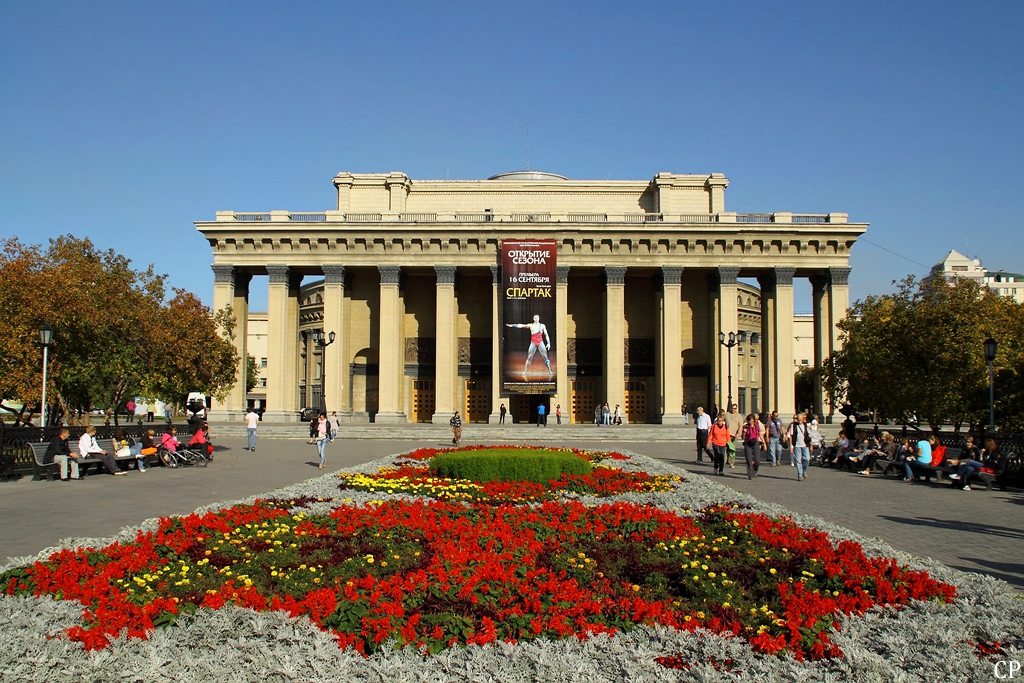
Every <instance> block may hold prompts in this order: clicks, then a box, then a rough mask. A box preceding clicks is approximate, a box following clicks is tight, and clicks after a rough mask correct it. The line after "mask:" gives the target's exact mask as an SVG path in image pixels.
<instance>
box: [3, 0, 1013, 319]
mask: <svg viewBox="0 0 1024 683" xmlns="http://www.w3.org/2000/svg"><path fill="white" fill-rule="evenodd" d="M1022 28H1024V3H1020V2H1010V1H1006V2H980V3H973V4H970V5H968V4H967V3H954V2H909V3H893V2H878V3H870V2H857V3H831V2H825V3H820V2H810V1H807V2H771V3H687V2H679V1H675V2H658V1H651V2H645V3H610V2H536V3H534V2H518V3H503V4H500V5H499V4H497V3H479V2H458V3H456V2H437V3H425V2H415V3H414V2H403V1H401V0H395V1H393V2H388V3H339V2H300V3H290V4H285V3H272V2H245V3H243V2H216V3H210V2H174V3H155V2H149V1H138V2H103V1H97V2H87V3H86V2H47V1H45V0H44V1H33V2H28V1H27V0H8V1H7V2H4V3H2V4H0V236H11V235H17V236H18V237H20V238H21V239H22V240H23V241H25V242H29V243H40V244H44V243H45V242H46V240H47V239H48V238H50V237H54V236H57V235H60V234H66V233H71V234H74V235H76V236H88V237H90V238H92V239H93V241H95V242H96V243H97V244H98V245H99V246H100V247H103V248H107V247H110V248H114V249H116V250H117V251H119V252H121V253H123V254H125V255H126V256H128V257H129V258H131V259H132V260H133V262H135V264H136V265H137V266H138V267H140V268H142V267H145V265H147V264H149V263H153V264H154V265H155V267H156V269H157V271H158V272H164V273H168V274H169V276H170V280H169V281H170V284H172V285H174V286H179V287H187V288H189V289H191V290H192V291H194V292H195V293H196V294H198V295H199V296H201V297H202V298H203V300H204V301H206V302H207V303H212V290H213V276H212V272H211V270H210V267H209V266H210V264H211V263H212V256H211V254H210V250H209V248H208V246H207V244H206V242H205V240H204V239H203V238H202V236H201V235H200V234H199V233H198V232H196V231H195V228H194V226H193V224H192V222H193V221H195V220H212V219H213V217H214V212H215V211H217V210H221V209H233V210H237V211H267V210H272V209H288V210H292V211H318V210H319V211H322V210H324V209H328V208H331V207H332V201H333V199H334V197H333V188H332V185H331V182H330V181H331V177H332V176H333V175H334V174H335V173H337V172H338V171H341V170H348V171H353V172H373V171H392V170H401V171H405V172H406V173H408V174H409V175H410V176H411V177H412V178H414V179H415V178H444V177H446V176H447V177H451V178H485V177H487V176H489V175H492V174H494V173H498V172H502V171H508V170H514V169H518V168H522V167H524V166H525V164H526V151H525V147H526V145H525V138H526V129H527V127H529V140H530V144H529V149H530V159H529V162H530V167H531V168H536V169H543V170H549V171H554V172H557V173H561V174H564V175H567V176H569V177H570V178H606V177H609V176H610V177H612V178H633V179H636V178H650V177H651V176H653V175H654V174H655V173H656V172H659V171H673V172H679V173H689V172H694V173H704V172H712V171H720V172H723V173H725V174H726V176H728V177H729V179H730V183H731V184H730V187H729V189H728V190H727V192H726V205H727V208H728V209H729V210H731V211H740V212H771V211H793V212H798V213H824V212H828V211H844V212H847V213H849V214H850V219H851V220H852V221H864V222H869V223H870V224H871V227H870V230H869V231H868V233H867V234H866V235H865V237H864V239H863V240H862V241H860V242H859V243H858V245H857V246H856V247H855V249H854V252H853V256H852V258H851V265H852V266H853V269H854V270H853V273H852V276H851V297H852V298H853V299H858V298H862V297H864V296H866V295H868V294H874V293H883V292H887V291H891V290H892V286H891V284H890V282H891V281H892V280H893V279H900V278H902V277H904V276H905V275H907V274H915V275H918V276H921V275H924V274H925V273H926V272H927V267H928V266H930V265H931V264H933V263H935V262H936V261H938V260H939V259H941V258H942V257H943V256H944V255H945V254H946V252H948V251H949V249H953V248H955V249H958V250H960V251H962V252H964V253H967V254H969V255H972V256H977V257H979V258H981V259H982V261H983V263H984V265H985V266H986V267H989V268H991V269H1004V270H1010V271H1015V272H1024V246H1022V244H1024V240H1022V239H1021V219H1020V216H1021V215H1022V213H1021V208H1020V206H1019V202H1018V198H1019V196H1020V194H1021V193H1020V189H1021V187H1022V186H1024V149H1022V142H1021V141H1022V135H1021V131H1022V124H1024V87H1022V85H1024V83H1022V76H1021V73H1022V67H1024V40H1022V39H1021V37H1020V31H1021V29H1022ZM252 299H253V301H252V303H253V307H254V308H260V307H261V306H265V299H266V294H265V291H264V290H263V289H262V288H261V287H259V286H258V287H256V288H254V291H253V296H252ZM797 308H798V310H800V309H804V310H806V309H807V304H806V297H803V296H800V297H798V301H797Z"/></svg>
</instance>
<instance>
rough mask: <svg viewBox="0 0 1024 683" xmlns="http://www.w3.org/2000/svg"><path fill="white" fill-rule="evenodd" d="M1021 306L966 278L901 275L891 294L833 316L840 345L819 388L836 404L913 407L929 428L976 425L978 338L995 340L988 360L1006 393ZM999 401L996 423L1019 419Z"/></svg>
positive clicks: (900, 414)
mask: <svg viewBox="0 0 1024 683" xmlns="http://www.w3.org/2000/svg"><path fill="white" fill-rule="evenodd" d="M1022 309H1024V306H1021V305H1020V304H1017V303H1014V302H1013V301H1012V300H1010V299H1008V298H1006V297H1002V296H999V295H997V294H995V293H994V292H993V291H992V290H991V289H989V288H988V287H985V286H983V285H980V284H978V283H976V282H973V281H970V280H966V279H958V280H956V281H955V282H953V283H946V282H943V281H941V280H934V281H931V282H928V283H918V282H916V281H915V280H914V278H912V277H911V278H907V279H906V280H904V281H903V282H901V283H899V288H898V291H897V292H896V293H895V294H892V295H885V296H870V297H867V298H866V299H865V300H864V301H858V302H856V303H855V304H854V305H853V306H852V307H851V309H850V313H849V315H848V316H847V317H846V318H845V319H844V320H843V321H841V322H840V323H839V328H840V330H841V332H842V342H843V348H842V349H841V350H840V351H838V352H836V353H834V354H833V355H832V356H831V357H829V359H828V360H827V361H826V363H825V368H824V377H823V380H824V382H823V383H824V387H825V391H826V392H827V393H828V394H829V396H830V397H831V398H832V400H833V401H834V402H836V403H841V402H843V401H844V400H845V401H849V402H850V403H852V404H853V405H855V406H857V407H858V408H861V409H869V408H870V409H875V410H878V411H880V412H881V413H882V414H884V415H886V416H888V417H894V418H897V419H900V418H906V417H908V416H909V415H911V414H912V413H913V414H916V415H917V417H918V418H919V419H920V420H921V421H922V422H925V423H927V424H929V425H930V426H931V427H932V428H933V429H934V428H937V427H938V425H940V424H942V423H944V422H952V423H953V425H954V428H956V429H960V427H961V426H962V425H964V424H967V425H969V426H971V427H973V426H976V425H978V424H980V423H981V422H982V421H983V420H984V419H985V418H987V415H988V400H987V399H988V370H987V366H986V364H985V358H984V353H983V350H982V348H983V347H982V345H983V342H984V340H985V339H986V337H988V336H990V335H991V336H992V337H994V338H995V339H997V341H999V344H1000V347H999V353H998V355H997V358H996V366H997V367H999V369H1000V373H999V378H1000V379H999V382H1000V386H1004V385H1005V387H1006V390H1007V394H1009V393H1010V391H1009V389H1010V386H1011V385H1013V383H1014V382H1020V380H1021V378H1022V377H1024V375H1022V370H1024V364H1022V349H1021V344H1022V338H1024V337H1022V332H1024V327H1022V324H1024V313H1022ZM1017 386H1019V385H1017ZM1016 405H1018V406H1019V405H1021V404H1020V403H1019V402H1018V403H1017V404H1016ZM999 407H1000V412H999V415H1000V418H1001V420H1002V424H1003V426H1004V429H1005V428H1008V427H1010V426H1012V425H1015V424H1019V422H1020V417H1019V414H1020V413H1021V412H1022V411H1021V409H1020V408H1012V407H1011V406H1010V405H1008V404H1007V403H1006V402H1005V400H1002V401H1001V402H1000V405H999ZM997 422H999V420H997Z"/></svg>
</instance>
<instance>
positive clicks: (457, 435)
mask: <svg viewBox="0 0 1024 683" xmlns="http://www.w3.org/2000/svg"><path fill="white" fill-rule="evenodd" d="M448 424H449V425H451V428H452V445H453V446H455V447H458V445H459V441H461V440H462V418H461V417H459V411H457V410H456V411H455V414H454V415H452V419H451V420H449V421H448Z"/></svg>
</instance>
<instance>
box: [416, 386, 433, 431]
mask: <svg viewBox="0 0 1024 683" xmlns="http://www.w3.org/2000/svg"><path fill="white" fill-rule="evenodd" d="M434 406H435V402H434V380H432V379H414V380H413V381H412V420H413V422H430V421H431V419H432V418H433V417H434Z"/></svg>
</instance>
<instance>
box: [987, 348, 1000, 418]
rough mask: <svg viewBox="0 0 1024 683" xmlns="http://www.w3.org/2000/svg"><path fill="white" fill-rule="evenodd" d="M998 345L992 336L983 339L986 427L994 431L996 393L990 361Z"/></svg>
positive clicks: (992, 360)
mask: <svg viewBox="0 0 1024 683" xmlns="http://www.w3.org/2000/svg"><path fill="white" fill-rule="evenodd" d="M998 346H999V345H998V343H996V340H995V339H993V338H992V337H989V338H988V339H986V340H985V360H986V361H987V362H988V429H989V431H990V432H994V431H995V424H996V410H995V397H996V393H995V389H994V388H993V383H992V363H993V362H995V359H996V349H997V348H998Z"/></svg>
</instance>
